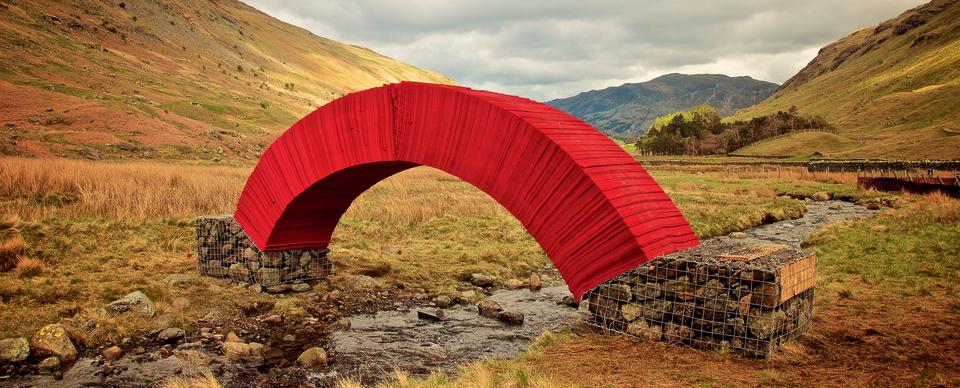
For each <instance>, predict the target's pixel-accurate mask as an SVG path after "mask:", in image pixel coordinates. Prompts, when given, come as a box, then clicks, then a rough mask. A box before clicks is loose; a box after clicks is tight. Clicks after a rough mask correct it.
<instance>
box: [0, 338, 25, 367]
mask: <svg viewBox="0 0 960 388" xmlns="http://www.w3.org/2000/svg"><path fill="white" fill-rule="evenodd" d="M27 357H30V341H27V339H26V338H5V339H2V340H0V363H13V362H20V361H23V360H26V359H27Z"/></svg>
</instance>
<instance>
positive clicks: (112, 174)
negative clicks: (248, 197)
mask: <svg viewBox="0 0 960 388" xmlns="http://www.w3.org/2000/svg"><path fill="white" fill-rule="evenodd" d="M249 172H250V170H249V169H247V168H231V167H201V166H187V165H172V164H160V163H148V162H142V163H94V162H87V161H80V160H62V159H56V160H49V159H43V160H40V159H19V158H0V182H2V183H0V199H2V202H0V209H2V210H5V211H6V212H8V213H14V214H18V215H19V216H20V217H21V218H26V219H31V218H37V217H47V216H61V217H82V216H95V217H108V218H123V219H144V218H153V217H191V216H195V215H199V214H210V213H216V214H219V213H230V212H232V211H233V210H234V205H235V204H236V199H237V198H238V197H239V194H240V191H241V190H242V189H243V184H244V182H245V181H246V178H247V175H249Z"/></svg>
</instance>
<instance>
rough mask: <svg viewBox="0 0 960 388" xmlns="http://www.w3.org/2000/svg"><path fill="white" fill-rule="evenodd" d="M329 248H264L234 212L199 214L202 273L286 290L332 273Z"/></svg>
mask: <svg viewBox="0 0 960 388" xmlns="http://www.w3.org/2000/svg"><path fill="white" fill-rule="evenodd" d="M327 252H328V250H327V249H294V250H286V251H270V252H261V251H260V250H259V249H258V248H257V247H256V245H254V244H253V241H252V240H250V237H249V236H247V234H246V232H244V231H243V229H242V228H241V227H240V225H239V224H237V222H236V221H235V220H234V219H233V216H204V217H199V218H197V265H198V270H199V271H200V274H201V275H204V276H210V277H215V278H220V279H229V280H231V281H233V282H237V283H249V284H259V285H260V286H261V287H263V288H264V289H266V290H267V291H287V290H288V288H289V287H284V286H285V285H293V286H294V287H293V290H296V289H297V288H298V287H296V286H297V285H302V284H305V283H306V282H309V281H314V280H319V279H323V278H325V277H327V276H328V275H330V271H331V263H330V261H329V260H328V259H327Z"/></svg>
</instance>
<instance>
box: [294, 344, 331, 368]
mask: <svg viewBox="0 0 960 388" xmlns="http://www.w3.org/2000/svg"><path fill="white" fill-rule="evenodd" d="M297 364H299V365H300V366H302V367H304V368H307V369H314V368H318V367H322V366H325V365H327V352H325V351H324V350H323V349H321V348H318V347H312V348H310V349H307V350H305V351H303V353H300V357H297Z"/></svg>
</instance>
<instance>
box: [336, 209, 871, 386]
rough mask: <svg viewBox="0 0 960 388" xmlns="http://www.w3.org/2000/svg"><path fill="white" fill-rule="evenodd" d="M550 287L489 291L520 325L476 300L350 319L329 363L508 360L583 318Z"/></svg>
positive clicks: (344, 366) (365, 365)
mask: <svg viewBox="0 0 960 388" xmlns="http://www.w3.org/2000/svg"><path fill="white" fill-rule="evenodd" d="M875 212H876V211H874V210H869V209H867V208H866V207H863V206H859V205H855V204H852V203H849V202H843V201H825V202H808V203H807V211H806V212H805V213H804V215H803V217H801V218H798V219H794V220H787V221H779V222H774V223H771V224H767V225H763V226H758V227H755V228H750V229H748V230H745V231H744V232H745V233H746V236H741V237H740V238H734V237H730V236H722V237H717V238H715V240H721V241H722V240H724V239H731V240H737V241H741V242H756V243H778V244H789V245H791V246H794V247H799V246H800V243H801V242H802V241H803V239H804V238H806V237H807V236H808V235H809V234H810V233H811V232H813V231H814V230H816V229H818V228H820V227H822V226H824V225H826V224H829V223H832V222H836V221H840V220H853V219H860V218H864V217H868V216H870V215H872V214H874V213H875ZM548 276H550V277H551V279H555V280H554V282H555V283H554V284H553V285H551V286H549V287H545V288H544V289H543V290H541V291H540V292H531V291H529V290H526V289H522V290H497V291H494V292H493V294H492V295H491V296H490V298H491V299H493V300H494V301H496V302H498V303H500V305H501V306H503V308H504V310H507V311H519V312H521V313H523V314H524V316H525V321H524V323H523V325H520V326H513V325H507V324H504V323H501V322H499V321H497V320H494V319H491V318H486V317H482V316H480V315H479V314H477V308H476V306H475V305H466V306H464V305H460V306H456V307H453V308H450V309H446V310H444V312H445V314H446V316H447V318H448V319H447V321H444V322H430V321H425V320H421V319H418V318H417V310H416V309H414V310H410V311H381V312H379V313H377V314H376V315H360V316H354V317H351V318H350V321H351V329H349V330H347V331H340V332H335V333H333V337H332V339H333V341H332V343H333V347H334V351H333V353H334V357H335V358H336V359H337V364H338V366H336V367H335V368H336V369H337V372H338V373H339V374H340V375H347V376H355V377H358V378H362V379H363V380H364V381H365V382H372V381H373V380H378V376H380V378H382V376H386V375H388V374H389V373H391V372H392V371H393V370H394V369H395V368H397V367H399V368H400V369H403V370H406V371H408V372H410V373H412V374H415V375H423V374H427V373H429V371H431V370H443V371H445V372H447V373H448V374H455V373H456V366H458V365H462V364H463V363H468V362H472V361H477V360H482V359H485V358H510V357H514V356H516V355H517V354H519V353H520V352H522V351H523V350H524V349H526V348H527V346H529V344H530V342H531V340H533V339H534V338H536V336H537V335H539V334H540V333H542V332H543V331H544V330H553V331H557V330H563V329H567V328H571V327H572V326H573V325H574V324H575V323H576V322H577V321H578V319H580V317H581V316H582V315H581V314H579V313H578V312H577V310H575V309H573V308H570V307H567V306H564V305H558V304H557V303H556V302H557V301H558V300H560V299H561V298H562V297H563V296H565V295H569V294H570V293H569V291H568V290H567V287H566V285H564V284H563V283H562V280H560V277H559V274H557V273H556V272H555V271H554V272H552V273H551V274H550V275H548Z"/></svg>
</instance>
